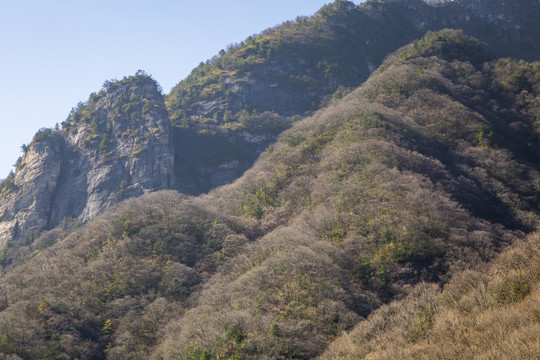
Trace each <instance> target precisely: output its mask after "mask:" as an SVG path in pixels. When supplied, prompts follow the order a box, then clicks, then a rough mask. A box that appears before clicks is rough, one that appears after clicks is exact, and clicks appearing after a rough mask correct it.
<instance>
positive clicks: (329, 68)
mask: <svg viewBox="0 0 540 360" xmlns="http://www.w3.org/2000/svg"><path fill="white" fill-rule="evenodd" d="M538 8H539V3H538V1H536V0H520V1H514V2H511V3H509V2H507V1H503V0H496V1H488V0H460V1H447V2H435V3H426V2H424V1H421V0H399V1H398V0H386V1H367V2H365V3H363V4H361V5H359V6H355V5H354V4H353V3H351V2H347V1H342V0H339V1H335V2H334V3H332V4H329V5H327V6H325V7H323V8H322V9H321V10H320V11H319V12H318V13H317V14H315V15H314V16H313V17H310V18H297V19H296V20H295V21H289V22H286V23H284V24H282V25H281V26H278V27H276V28H272V29H268V30H266V31H264V32H263V33H261V34H259V35H257V36H254V37H253V36H252V37H249V38H248V39H246V40H245V41H243V42H241V43H240V44H236V45H234V46H231V47H230V48H228V49H227V50H226V51H225V50H223V51H221V52H220V54H219V56H216V57H215V58H213V59H211V60H209V61H207V62H206V63H201V65H200V66H199V67H197V68H196V69H194V70H193V72H192V74H191V75H190V76H188V77H187V78H186V79H185V80H183V81H181V82H180V83H179V84H178V85H177V86H176V87H175V88H174V89H173V90H172V91H171V93H170V94H168V95H167V96H163V95H162V94H161V91H160V89H159V88H158V87H157V85H156V84H155V82H154V81H153V80H152V79H150V78H149V77H148V76H146V75H145V74H144V73H138V74H137V75H135V76H132V77H129V78H125V79H123V80H121V81H118V82H115V81H113V82H108V83H107V84H106V86H104V88H103V89H102V90H101V91H100V92H99V93H97V94H92V95H91V96H90V98H89V100H88V101H87V102H86V103H83V104H80V105H79V106H77V108H75V109H74V110H73V112H72V114H70V116H69V118H68V119H67V120H66V121H65V122H63V123H62V125H63V126H62V129H57V130H52V129H42V130H40V132H38V133H37V134H36V137H35V139H34V141H33V142H32V143H31V144H30V145H29V146H28V147H27V149H28V151H27V153H26V154H25V155H24V156H23V157H22V158H21V160H20V161H19V162H18V165H17V170H16V172H15V174H13V175H11V176H10V177H9V178H8V179H7V180H6V181H4V182H3V183H2V185H1V186H0V193H1V194H2V195H0V248H3V247H4V246H6V245H7V244H8V243H9V244H11V245H9V246H15V247H18V246H19V245H20V243H21V242H31V241H33V239H34V238H35V237H36V236H37V235H38V234H39V232H40V231H42V230H48V229H52V228H54V227H56V226H58V225H59V224H61V223H63V222H71V221H75V222H78V223H81V224H82V223H85V222H86V221H88V220H89V219H91V218H93V217H94V216H95V215H97V214H99V213H101V212H102V211H103V210H104V209H106V208H108V207H109V206H111V205H112V204H115V203H117V202H119V201H121V200H123V199H126V198H129V197H133V196H139V195H141V194H143V193H146V192H149V191H155V190H160V189H177V190H180V191H181V192H183V193H187V194H192V195H198V194H200V193H204V192H208V191H209V190H211V189H212V188H214V187H216V186H219V185H223V184H226V183H230V182H232V181H233V180H234V179H236V178H238V177H239V176H240V175H241V174H242V173H243V172H244V171H245V170H247V169H248V168H250V166H251V165H252V164H253V162H254V161H255V160H256V159H257V157H258V156H259V155H260V153H261V152H263V151H264V150H265V149H266V148H267V147H268V146H269V145H270V144H271V143H272V142H274V141H275V139H276V137H277V135H278V134H279V133H281V132H282V131H283V130H285V129H287V128H289V127H290V126H291V125H292V124H293V123H295V122H297V121H299V120H300V119H301V118H302V117H305V116H309V115H310V114H312V113H313V112H314V111H315V110H316V109H318V108H319V107H320V106H324V105H327V104H329V103H330V102H332V101H333V100H336V99H339V98H340V97H342V96H343V95H344V94H346V93H347V92H349V91H350V90H351V89H352V88H355V87H356V86H358V85H360V84H361V83H362V82H363V81H364V80H366V79H367V77H368V76H369V74H370V73H371V72H372V71H373V70H374V69H376V68H377V67H378V66H379V65H380V64H381V63H382V61H383V59H384V57H385V56H386V55H387V54H388V53H390V52H391V51H395V50H396V49H397V48H399V47H400V46H403V45H405V44H406V43H409V42H411V41H412V40H414V39H418V38H420V37H421V36H423V35H424V34H425V33H426V31H428V30H439V29H443V28H447V27H452V28H461V29H463V31H464V32H465V33H467V34H469V35H473V36H475V37H477V38H478V39H480V40H481V41H484V42H486V43H487V49H488V51H490V52H492V53H494V54H496V55H497V56H503V57H507V56H512V57H515V58H518V59H519V58H521V59H524V60H534V59H537V58H538V54H539V52H540V48H539V45H538V43H537V41H536V38H537V36H538V34H539V33H540V29H539V25H538V24H540V22H539V21H538V14H539V13H540V11H538ZM72 219H73V220H72Z"/></svg>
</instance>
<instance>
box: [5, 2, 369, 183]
mask: <svg viewBox="0 0 540 360" xmlns="http://www.w3.org/2000/svg"><path fill="white" fill-rule="evenodd" d="M329 2H332V0H272V1H254V0H229V1H223V0H219V1H218V0H206V1H196V0H190V1H185V0H48V1H43V0H0V69H1V71H2V74H1V76H0V79H1V80H0V124H1V127H0V154H1V156H0V179H2V178H5V177H6V176H7V175H8V173H9V171H10V170H11V169H13V166H12V165H13V164H14V163H15V162H16V160H17V158H18V157H19V156H20V155H21V154H22V153H21V145H22V144H29V143H30V142H31V140H32V137H33V135H34V134H35V133H36V132H37V130H39V129H40V128H43V127H54V126H55V124H56V123H61V122H62V121H64V120H65V119H66V117H67V115H68V114H69V111H70V110H71V108H73V107H74V106H76V105H77V103H78V102H79V101H86V100H87V99H88V96H89V95H90V93H92V92H97V91H99V90H100V89H101V87H102V85H103V82H104V81H105V80H111V79H121V78H123V77H124V76H128V75H133V74H134V73H135V72H136V71H137V70H139V69H141V70H144V71H146V72H147V73H149V74H151V75H152V77H153V78H154V79H155V80H156V81H157V82H158V83H159V84H160V85H161V86H162V87H163V90H164V92H165V93H168V92H169V91H170V90H171V88H172V87H173V86H174V85H176V84H177V83H178V82H180V81H181V80H182V79H184V78H185V77H186V76H187V75H188V74H189V73H190V72H191V70H192V69H193V68H195V67H196V66H197V65H198V64H199V63H200V62H201V61H206V60H207V59H210V58H212V57H213V56H214V55H216V54H217V53H218V52H219V50H221V49H224V48H226V47H227V45H229V44H232V43H239V42H240V41H242V40H244V39H246V38H247V37H248V36H250V35H252V34H256V33H259V32H261V31H263V30H264V29H266V28H269V27H273V26H275V25H278V24H280V23H282V22H283V21H286V20H293V19H295V18H296V17H297V16H299V15H307V16H309V15H313V14H314V13H315V12H316V11H317V10H318V9H319V8H320V7H321V6H323V5H324V4H326V3H329ZM359 2H360V1H359V0H356V1H355V3H356V4H358V3H359Z"/></svg>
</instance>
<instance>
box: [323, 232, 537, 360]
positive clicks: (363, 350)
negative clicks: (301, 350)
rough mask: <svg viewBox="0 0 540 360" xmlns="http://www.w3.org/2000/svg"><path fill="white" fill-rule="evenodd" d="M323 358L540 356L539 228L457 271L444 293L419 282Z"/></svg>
mask: <svg viewBox="0 0 540 360" xmlns="http://www.w3.org/2000/svg"><path fill="white" fill-rule="evenodd" d="M428 310H429V311H428ZM321 359H370V360H374V359H486V360H487V359H540V234H538V233H535V234H532V235H530V236H529V237H528V238H527V239H526V240H524V241H523V242H522V243H520V244H517V245H515V246H513V247H512V248H509V249H507V250H506V251H505V252H504V253H503V254H502V255H501V256H500V257H499V258H498V259H497V260H495V261H494V262H493V263H492V264H491V265H490V266H489V267H486V268H485V269H480V270H476V271H471V270H468V271H463V272H462V273H460V274H458V275H456V276H455V277H454V279H453V280H452V281H451V282H450V283H449V284H448V285H447V286H445V288H444V289H443V291H442V292H441V291H439V290H437V289H434V288H433V287H430V286H426V285H423V284H421V285H418V286H417V287H416V288H415V289H414V290H412V291H411V292H410V294H409V295H408V296H407V297H406V298H405V299H403V300H401V301H396V302H393V303H391V304H389V305H387V306H383V307H381V308H380V309H378V310H377V311H375V312H374V313H373V314H372V315H371V316H370V317H369V319H368V320H366V321H364V322H362V323H360V324H359V325H357V327H356V328H355V329H354V330H352V331H351V332H349V333H347V334H345V335H343V336H341V337H340V338H339V339H337V340H336V341H335V342H334V343H333V344H332V345H331V346H330V347H329V349H328V350H327V351H326V353H324V354H323V356H321Z"/></svg>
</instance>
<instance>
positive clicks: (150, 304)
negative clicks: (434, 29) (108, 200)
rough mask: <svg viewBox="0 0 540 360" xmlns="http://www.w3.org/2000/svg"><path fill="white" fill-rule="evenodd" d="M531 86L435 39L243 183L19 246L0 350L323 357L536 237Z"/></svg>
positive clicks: (534, 86) (274, 153) (538, 69)
mask: <svg viewBox="0 0 540 360" xmlns="http://www.w3.org/2000/svg"><path fill="white" fill-rule="evenodd" d="M539 91H540V65H539V64H538V63H532V64H531V63H526V62H515V61H513V60H508V59H504V60H499V61H493V60H491V59H490V57H489V56H488V55H487V51H486V49H485V48H484V47H483V46H482V45H481V44H480V43H479V42H478V41H477V40H474V39H472V38H469V37H466V36H465V35H463V33H461V32H459V31H451V30H445V31H442V32H438V33H429V34H427V35H426V36H425V37H424V38H423V39H422V40H420V41H417V42H415V43H414V44H412V45H410V46H407V47H405V48H402V49H400V50H399V51H398V52H397V53H395V54H393V55H392V56H389V57H388V58H387V60H386V61H385V63H384V64H383V65H382V66H381V67H380V68H379V69H378V71H376V72H375V73H374V74H373V75H372V76H371V77H370V79H369V80H368V81H367V82H366V83H365V84H364V85H362V86H361V87H359V88H358V89H356V90H354V91H353V92H352V93H351V94H349V95H348V96H346V97H345V98H344V99H343V100H342V101H337V102H336V103H335V104H333V105H331V106H329V107H328V108H326V109H324V110H321V111H319V112H317V113H316V114H315V115H314V116H312V117H310V118H307V119H304V120H302V121H299V122H298V123H297V124H295V125H294V127H293V128H292V129H290V130H288V131H286V132H285V133H284V134H282V135H281V136H280V138H279V141H278V142H277V143H275V144H273V146H271V147H270V148H269V150H268V151H267V152H266V153H265V154H264V155H263V156H262V157H261V158H260V160H259V161H258V162H257V163H256V165H255V166H254V167H253V168H251V169H250V170H249V171H247V172H246V174H245V175H244V176H242V178H240V179H239V180H238V181H236V182H235V183H234V184H231V185H228V186H225V187H222V188H219V189H216V190H215V191H213V192H211V193H210V194H207V195H203V196H200V197H197V198H185V197H182V196H179V195H178V194H175V193H173V192H161V193H155V194H149V195H144V196H142V197H140V198H138V199H132V200H130V201H128V202H127V203H125V204H123V205H121V206H120V207H118V208H116V209H113V210H111V211H109V212H107V213H106V214H103V215H102V216H100V217H98V218H97V219H96V220H94V221H91V222H89V223H88V225H87V226H85V227H84V228H82V229H78V230H75V231H74V232H73V233H72V234H71V235H69V236H67V237H66V238H65V239H64V238H62V237H60V240H59V241H58V242H57V243H56V244H55V245H52V246H50V247H48V246H49V245H50V242H47V239H49V238H50V237H51V236H53V235H54V236H57V235H58V234H57V233H56V234H51V233H45V234H43V235H41V236H40V237H39V238H38V239H36V241H35V242H34V243H33V244H30V245H28V246H27V247H28V249H27V250H25V249H23V248H22V247H21V250H25V251H27V252H28V253H33V254H34V255H33V258H32V259H30V260H28V261H27V262H26V263H25V264H22V265H20V266H19V267H18V268H16V269H13V270H11V271H9V272H8V273H7V274H5V275H4V276H3V277H2V278H0V294H1V295H0V296H1V297H0V310H1V312H0V331H1V333H2V334H3V335H2V338H1V339H0V354H5V355H6V356H7V355H8V354H9V355H13V354H16V355H17V356H20V357H22V358H28V359H33V358H74V357H77V358H80V359H84V358H98V359H99V358H108V359H125V358H134V359H137V358H140V359H145V358H156V359H159V358H166V359H170V358H171V359H172V358H182V359H218V358H233V359H307V358H314V357H316V356H318V355H321V354H323V352H324V351H325V349H326V347H327V346H328V343H330V342H332V341H333V340H334V339H336V338H338V337H339V336H340V335H341V334H342V333H343V332H344V331H347V330H351V329H353V327H354V326H355V325H356V324H358V323H359V322H360V321H361V320H362V318H363V317H364V316H367V315H368V314H370V313H372V312H374V311H377V310H376V309H377V308H379V307H380V306H381V304H383V303H387V302H390V301H392V300H394V299H396V298H397V299H399V298H400V297H402V296H405V295H406V294H408V293H409V290H410V288H411V286H415V285H416V284H418V283H421V282H426V283H432V284H437V285H439V284H443V283H445V282H447V281H448V279H449V278H450V277H451V276H452V275H453V274H456V273H459V272H460V271H462V269H464V268H469V267H471V266H474V265H475V264H478V263H481V262H482V261H485V260H490V259H492V258H493V257H494V256H495V254H497V252H499V251H500V250H501V249H502V248H504V247H505V246H507V245H508V244H511V243H513V242H515V241H516V239H518V238H520V237H522V236H523V234H524V233H526V232H529V231H531V230H533V229H534V228H535V227H536V224H537V222H538V218H539V210H540V209H539V208H538V206H539V205H538V204H539V202H538V196H539V194H540V173H539V169H538V161H537V160H538V157H539V156H540V153H539V146H538V142H539V140H538V139H539V136H538V135H539V132H538V130H539V127H538V120H539V115H540V113H539V112H538V104H539V102H538V95H539ZM55 231H57V230H55ZM68 275H69V276H68ZM428 287H429V286H428ZM382 309H384V308H382ZM359 326H360V325H359ZM419 326H420V325H419ZM426 329H427V327H426ZM420 330H422V331H423V328H421V329H420ZM422 336H423V334H420V335H419V338H421V337H422Z"/></svg>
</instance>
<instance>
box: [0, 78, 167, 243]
mask: <svg viewBox="0 0 540 360" xmlns="http://www.w3.org/2000/svg"><path fill="white" fill-rule="evenodd" d="M171 139H172V136H171V131H170V122H169V118H168V114H167V111H166V109H165V103H164V99H163V96H162V94H161V93H160V91H158V87H157V84H156V83H155V82H154V81H153V80H152V79H150V78H149V77H148V76H146V75H143V74H142V73H140V74H137V75H136V76H133V77H129V78H125V79H124V80H121V81H118V82H114V83H110V84H108V85H107V87H106V88H105V89H104V90H102V91H101V92H100V93H98V94H93V95H92V96H91V97H90V100H89V101H88V103H87V104H80V106H79V107H78V108H77V109H75V110H74V111H72V113H71V114H70V116H69V117H68V119H67V120H66V121H65V122H63V123H62V130H52V129H42V130H40V131H39V132H38V133H37V134H36V135H35V136H34V139H33V141H32V143H31V144H30V146H28V147H27V148H26V153H25V154H24V156H23V157H22V158H21V159H20V161H18V163H17V171H16V173H15V174H13V175H12V176H11V178H10V179H9V184H6V183H3V189H2V195H1V198H0V214H2V216H1V222H0V246H2V247H4V246H5V245H6V244H7V243H8V241H10V239H14V240H15V239H20V238H22V239H24V238H26V239H28V238H34V237H35V236H36V235H37V234H38V233H39V232H40V231H41V230H43V229H51V228H54V227H56V226H58V225H60V224H61V223H62V222H63V221H66V220H67V219H69V218H73V219H77V220H78V221H79V222H86V221H87V220H89V219H91V218H92V217H95V216H96V215H97V214H99V213H101V212H102V211H103V210H104V209H106V208H107V207H109V206H111V205H113V204H115V203H117V202H118V201H120V200H122V199H124V198H128V197H133V196H139V195H142V194H143V193H145V192H148V191H150V190H159V189H167V188H170V186H171V184H174V183H175V180H174V164H173V151H174V150H173V143H172V140H171Z"/></svg>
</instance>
